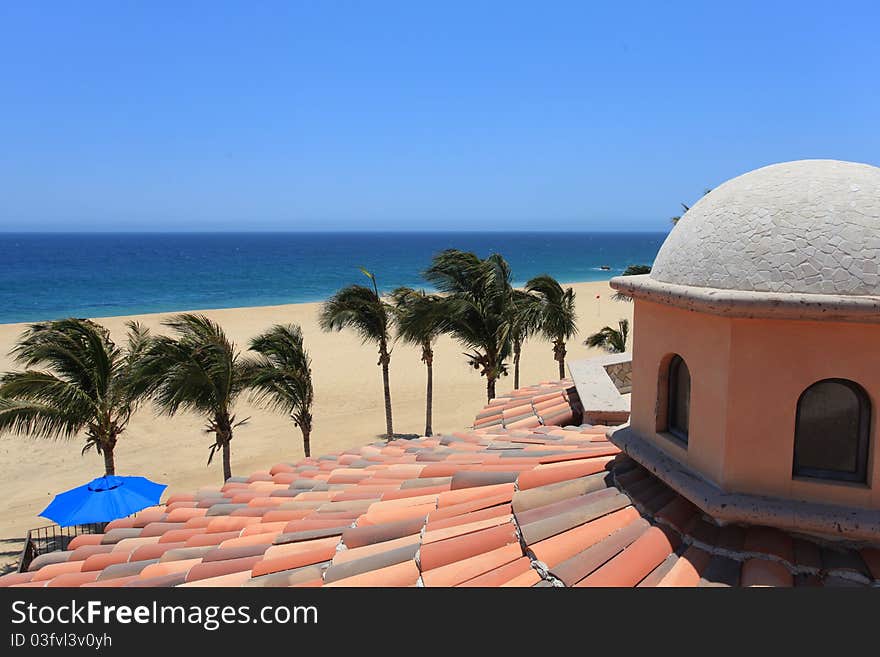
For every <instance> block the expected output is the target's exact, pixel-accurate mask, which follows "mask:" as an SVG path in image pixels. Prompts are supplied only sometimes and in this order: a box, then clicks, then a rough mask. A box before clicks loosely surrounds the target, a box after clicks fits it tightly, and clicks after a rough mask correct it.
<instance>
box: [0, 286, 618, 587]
mask: <svg viewBox="0 0 880 657" xmlns="http://www.w3.org/2000/svg"><path fill="white" fill-rule="evenodd" d="M573 287H574V289H575V291H576V292H577V307H578V314H579V322H578V326H579V330H580V335H579V338H578V339H575V340H573V341H572V342H571V343H570V344H569V346H568V357H569V358H570V359H578V358H585V357H588V356H590V355H598V352H597V351H596V350H594V349H588V348H587V347H585V346H583V344H582V341H583V339H584V338H585V337H586V336H587V335H589V334H590V333H592V332H594V331H596V330H598V329H599V328H601V327H602V326H605V325H611V326H615V327H616V325H617V321H618V320H619V319H621V318H624V317H626V318H629V319H631V318H632V304H629V303H625V302H620V301H614V300H613V299H612V298H611V297H612V294H613V291H612V290H611V289H610V288H609V286H608V283H607V282H604V281H603V282H594V283H576V284H573ZM597 295H598V296H599V298H598V299H597ZM319 308H320V304H317V303H304V304H290V305H281V306H264V307H256V308H234V309H223V310H207V311H202V312H205V314H207V315H208V316H210V317H211V318H213V319H215V320H216V321H218V322H219V323H220V324H221V325H222V326H223V328H224V329H225V330H226V332H227V334H228V335H229V336H230V337H231V338H232V339H233V340H234V341H235V343H236V345H237V346H238V347H239V348H240V349H242V350H245V349H246V348H247V343H248V341H249V339H250V338H251V337H252V336H254V335H256V334H257V333H259V332H261V331H263V330H264V329H266V328H268V327H269V326H271V325H273V324H276V323H296V324H299V325H300V326H301V327H302V330H303V335H304V339H305V343H306V346H307V348H308V349H309V352H310V354H311V357H312V375H313V380H314V385H315V406H314V431H313V433H312V454H313V455H314V456H319V455H321V454H325V453H328V452H333V451H339V450H343V449H346V448H348V447H351V446H354V445H362V444H364V443H368V442H372V441H375V440H377V439H380V438H381V437H382V434H383V432H384V427H385V419H384V406H383V397H382V377H381V372H380V369H379V367H377V365H376V362H377V358H378V356H377V352H376V348H375V346H374V345H369V344H368V345H362V344H361V342H360V340H359V339H358V338H357V336H356V335H354V334H353V333H350V332H342V333H324V332H322V331H321V330H320V328H319V326H318V311H319ZM171 314H173V313H161V314H150V315H132V316H126V317H106V318H97V320H96V321H98V322H99V323H101V324H103V325H104V326H106V327H107V328H108V329H109V330H110V331H111V333H112V335H113V337H114V339H117V340H122V339H123V338H124V335H125V330H126V329H125V323H126V322H127V321H128V320H137V321H139V322H142V323H143V324H145V325H146V326H148V327H149V328H150V329H151V330H153V331H156V332H162V331H163V327H162V326H161V322H162V320H163V319H165V318H167V317H168V316H169V315H171ZM24 327H25V325H24V324H2V325H0V371H6V370H9V369H13V368H14V365H13V363H12V361H11V359H10V358H9V356H8V352H9V350H10V349H11V347H12V346H13V344H14V342H15V340H16V338H17V337H18V336H19V335H20V333H21V331H22V330H23V329H24ZM462 351H463V349H462V348H461V347H460V345H458V344H456V343H455V342H454V341H452V340H451V339H449V338H446V337H443V338H441V339H440V340H439V341H438V344H437V346H436V349H435V356H434V422H433V424H434V432H435V433H442V432H450V431H455V430H458V429H461V428H463V427H465V426H468V425H470V424H471V423H472V422H473V419H474V415H475V414H476V413H477V411H478V410H479V409H480V408H481V407H482V405H483V404H484V403H485V401H486V381H485V379H484V378H482V377H480V376H479V374H478V372H477V371H476V370H474V369H473V368H471V367H468V365H467V361H466V359H465V357H464V356H463V355H462ZM556 378H558V370H557V364H556V361H554V360H553V355H552V347H551V345H550V343H549V342H547V341H545V340H542V339H535V340H532V341H531V342H529V343H528V344H527V345H526V346H525V348H524V350H523V358H522V365H521V383H522V384H523V385H528V384H532V383H537V382H539V381H543V380H552V379H556ZM512 387H513V373H512V371H511V374H510V376H507V377H504V378H502V379H501V380H500V381H499V382H498V394H503V393H504V392H507V391H509V390H510V389H511V388H512ZM391 388H392V389H391V396H392V402H393V410H394V429H395V432H397V433H399V434H417V435H420V434H422V433H423V432H424V427H425V368H424V366H423V364H422V362H421V360H420V352H419V349H418V348H416V347H412V346H409V345H404V344H396V345H395V346H394V349H393V352H392V358H391ZM236 416H237V418H238V419H244V418H249V419H248V422H247V424H245V425H244V426H242V427H240V428H238V429H236V431H235V437H234V439H233V442H232V470H233V474H238V475H246V474H249V473H251V472H253V471H255V470H260V469H268V468H269V467H271V466H272V465H273V464H275V463H277V462H279V461H296V460H299V459H301V458H303V450H302V438H301V434H300V433H299V429H297V428H296V427H294V425H293V423H292V422H291V421H290V419H289V418H288V417H286V416H285V415H283V414H281V413H275V412H271V411H267V410H265V409H262V408H259V407H255V406H254V405H253V404H251V403H249V402H248V400H247V399H243V400H242V401H241V403H239V405H238V407H237V408H236ZM203 427H204V419H203V418H201V417H197V416H194V415H190V414H180V415H178V416H176V417H174V418H167V417H164V416H157V414H156V412H155V410H154V408H153V407H152V406H151V405H145V406H144V407H143V408H141V409H140V410H139V411H138V412H137V413H136V414H135V416H134V417H133V418H132V420H131V422H130V424H129V427H128V430H127V431H126V432H125V433H124V434H123V435H122V437H121V438H120V441H119V444H118V446H117V448H116V469H117V473H118V474H122V475H143V476H146V477H149V478H150V479H153V480H155V481H159V482H163V483H167V484H168V485H169V491H170V492H174V491H181V492H185V491H193V490H195V489H197V488H198V487H200V486H204V485H215V486H216V485H219V484H220V483H221V480H222V472H221V466H220V463H219V460H216V461H215V462H214V463H212V464H211V465H210V466H207V465H206V462H207V458H208V446H209V445H210V443H211V442H212V440H211V437H210V436H208V435H207V434H206V433H204V430H203ZM83 444H84V443H83V441H82V440H81V439H80V438H79V437H77V438H74V439H71V440H69V441H64V440H62V441H51V440H44V439H33V438H29V437H20V436H9V435H5V436H3V437H0V473H2V476H0V497H2V499H3V500H4V508H3V512H2V514H0V540H2V542H0V553H2V555H0V572H3V571H4V570H6V569H8V568H9V567H10V566H11V565H12V564H13V563H15V562H16V561H17V559H18V553H19V551H20V550H21V547H22V542H21V541H22V538H23V536H24V535H25V533H26V532H27V530H28V529H30V528H32V527H38V526H41V525H45V524H49V523H48V521H46V520H45V519H43V518H39V517H37V514H38V513H39V512H40V511H41V510H42V509H43V508H44V507H45V505H46V504H48V503H49V501H50V500H51V499H52V496H53V495H55V494H56V493H59V492H62V491H64V490H67V489H68V488H71V487H73V486H76V485H79V484H82V483H83V482H85V481H88V480H89V479H91V478H93V477H96V476H99V475H101V474H103V460H102V458H101V457H100V456H99V455H98V454H96V453H95V452H94V451H89V452H86V453H85V454H81V453H80V452H81V449H82V446H83ZM4 566H5V568H4Z"/></svg>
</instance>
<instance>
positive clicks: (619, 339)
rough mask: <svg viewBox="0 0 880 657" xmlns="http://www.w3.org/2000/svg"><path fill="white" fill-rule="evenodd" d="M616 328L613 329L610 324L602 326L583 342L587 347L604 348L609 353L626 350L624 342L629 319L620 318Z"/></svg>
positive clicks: (627, 331)
mask: <svg viewBox="0 0 880 657" xmlns="http://www.w3.org/2000/svg"><path fill="white" fill-rule="evenodd" d="M617 326H618V328H616V329H614V328H611V327H610V326H603V327H602V328H601V329H600V330H599V331H597V332H596V333H593V334H592V335H590V336H589V337H587V339H586V340H584V344H585V345H586V346H588V347H598V348H601V349H605V350H606V351H609V352H611V353H618V354H620V353H623V352H625V351H626V343H627V340H628V338H629V321H628V320H626V319H621V320H620V321H619V322H618V323H617Z"/></svg>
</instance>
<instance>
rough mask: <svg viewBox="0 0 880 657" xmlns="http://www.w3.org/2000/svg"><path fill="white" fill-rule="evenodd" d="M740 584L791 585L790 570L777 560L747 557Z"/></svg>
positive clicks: (792, 582) (792, 579)
mask: <svg viewBox="0 0 880 657" xmlns="http://www.w3.org/2000/svg"><path fill="white" fill-rule="evenodd" d="M740 583H741V585H742V586H793V585H794V578H793V577H792V575H791V572H789V570H788V569H787V568H786V567H785V566H783V565H782V564H781V563H779V562H778V561H771V560H769V559H749V560H748V561H746V562H745V563H744V564H743V567H742V577H741V581H740Z"/></svg>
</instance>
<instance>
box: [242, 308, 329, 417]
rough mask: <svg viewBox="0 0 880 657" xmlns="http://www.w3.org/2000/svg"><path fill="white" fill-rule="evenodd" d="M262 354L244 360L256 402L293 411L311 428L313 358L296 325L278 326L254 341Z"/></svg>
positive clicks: (246, 375)
mask: <svg viewBox="0 0 880 657" xmlns="http://www.w3.org/2000/svg"><path fill="white" fill-rule="evenodd" d="M250 348H251V350H252V351H255V352H257V354H259V355H258V356H257V357H255V358H249V359H243V360H242V368H243V376H244V378H245V380H246V381H247V385H248V387H249V388H250V389H251V390H252V393H253V394H252V397H253V399H254V401H256V402H258V403H262V404H265V405H267V406H268V407H269V408H271V409H273V410H283V411H285V412H286V413H289V414H290V416H291V417H292V418H293V419H294V422H296V424H297V425H299V426H302V427H305V428H306V429H310V428H311V421H312V414H311V407H312V404H313V402H314V389H313V386H312V371H311V359H310V358H309V354H308V352H307V351H306V349H305V348H304V347H303V337H302V331H301V329H300V328H299V327H298V326H295V325H280V324H279V325H276V326H273V327H272V328H271V329H269V330H268V331H266V332H265V333H263V334H261V335H259V336H257V337H255V338H254V339H253V340H251V344H250Z"/></svg>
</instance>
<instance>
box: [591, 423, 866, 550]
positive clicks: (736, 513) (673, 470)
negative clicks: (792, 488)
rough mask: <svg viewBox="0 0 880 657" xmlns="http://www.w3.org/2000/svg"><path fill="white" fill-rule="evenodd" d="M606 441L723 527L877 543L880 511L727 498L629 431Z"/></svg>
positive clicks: (773, 499)
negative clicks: (773, 529)
mask: <svg viewBox="0 0 880 657" xmlns="http://www.w3.org/2000/svg"><path fill="white" fill-rule="evenodd" d="M606 435H607V436H608V439H609V440H610V441H611V442H612V443H614V444H615V445H617V446H618V447H619V448H620V449H621V450H622V451H623V452H624V453H626V454H627V455H629V456H631V457H632V458H633V459H634V460H635V461H637V462H638V463H640V464H641V465H642V466H643V467H644V468H645V469H647V470H648V471H649V472H651V473H652V474H654V475H655V476H656V477H657V478H658V479H660V480H661V481H663V482H664V483H665V484H666V485H667V486H669V487H670V488H672V489H674V490H675V491H676V492H678V493H679V494H680V495H682V496H683V497H685V498H686V499H688V500H689V501H691V502H692V503H693V504H695V505H696V506H697V507H699V508H700V509H701V510H702V511H703V512H704V513H706V514H708V515H710V516H712V518H714V519H715V520H716V521H718V522H719V523H721V524H730V523H742V524H748V525H768V526H771V527H779V528H780V529H785V530H787V531H792V532H800V533H809V534H821V535H823V536H827V537H829V538H837V539H848V540H853V541H867V542H871V543H877V542H880V511H872V510H870V509H854V508H851V507H842V506H836V505H831V504H817V503H814V502H799V501H796V500H785V499H781V498H777V497H765V496H761V495H748V494H744V493H725V492H724V491H722V490H721V489H719V488H718V487H717V486H715V485H714V484H712V483H710V482H708V481H706V480H705V479H703V478H702V477H700V476H699V475H697V474H696V473H694V472H692V471H691V470H689V469H688V468H687V466H685V465H684V464H682V463H679V462H678V461H676V460H675V459H673V458H672V457H670V456H668V455H667V454H666V453H665V452H663V451H662V450H660V449H658V448H657V447H655V446H654V445H652V444H651V443H650V442H649V441H647V440H646V439H645V438H644V437H642V436H640V435H639V434H638V433H637V432H635V431H634V430H633V429H632V427H630V426H626V427H621V428H619V429H610V430H609V431H608V432H607V434H606Z"/></svg>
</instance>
